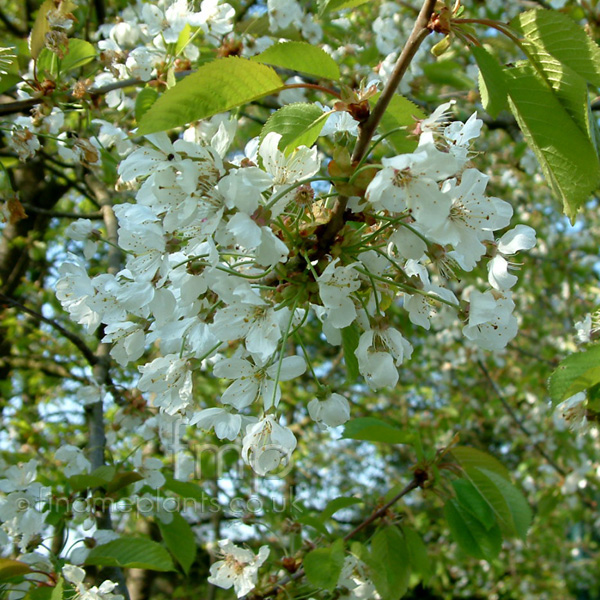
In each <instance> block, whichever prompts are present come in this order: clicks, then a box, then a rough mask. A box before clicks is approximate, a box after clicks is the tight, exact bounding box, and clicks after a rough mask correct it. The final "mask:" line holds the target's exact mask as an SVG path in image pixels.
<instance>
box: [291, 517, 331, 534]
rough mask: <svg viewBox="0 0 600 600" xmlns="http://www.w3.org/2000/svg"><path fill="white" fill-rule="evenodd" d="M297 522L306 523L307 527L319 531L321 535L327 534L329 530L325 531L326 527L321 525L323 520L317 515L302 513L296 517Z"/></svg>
mask: <svg viewBox="0 0 600 600" xmlns="http://www.w3.org/2000/svg"><path fill="white" fill-rule="evenodd" d="M296 520H297V521H298V523H300V524H301V525H307V526H308V527H312V528H313V529H316V530H317V531H318V532H319V533H322V534H323V535H329V531H327V527H325V525H323V522H322V521H321V519H320V518H319V517H313V516H312V515H302V516H300V517H298V518H297V519H296Z"/></svg>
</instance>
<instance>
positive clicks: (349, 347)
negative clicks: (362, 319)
mask: <svg viewBox="0 0 600 600" xmlns="http://www.w3.org/2000/svg"><path fill="white" fill-rule="evenodd" d="M341 333H342V348H343V350H344V362H345V363H346V380H347V381H348V383H354V382H355V381H356V380H357V379H358V374H359V370H358V358H356V354H355V352H356V349H357V348H358V341H359V339H360V332H359V331H358V327H357V326H356V325H355V324H354V323H353V324H352V325H350V326H349V327H344V328H343V329H342V330H341Z"/></svg>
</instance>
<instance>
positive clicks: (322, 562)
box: [302, 538, 344, 591]
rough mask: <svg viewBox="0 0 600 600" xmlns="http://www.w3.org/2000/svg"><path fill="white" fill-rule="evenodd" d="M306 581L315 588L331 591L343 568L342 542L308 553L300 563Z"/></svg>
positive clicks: (338, 540) (338, 541)
mask: <svg viewBox="0 0 600 600" xmlns="http://www.w3.org/2000/svg"><path fill="white" fill-rule="evenodd" d="M302 564H303V565H304V571H305V572H306V577H307V579H308V580H309V581H310V582H311V583H312V584H313V585H314V586H316V587H318V588H322V589H324V590H329V591H332V590H333V589H334V588H335V586H336V585H337V582H338V579H339V578H340V573H341V572H342V567H343V566H344V540H342V539H341V538H340V539H337V540H336V541H335V542H334V543H333V544H332V545H331V546H329V547H327V548H317V549H316V550H313V551H312V552H309V553H308V554H307V555H306V556H305V557H304V561H303V563H302Z"/></svg>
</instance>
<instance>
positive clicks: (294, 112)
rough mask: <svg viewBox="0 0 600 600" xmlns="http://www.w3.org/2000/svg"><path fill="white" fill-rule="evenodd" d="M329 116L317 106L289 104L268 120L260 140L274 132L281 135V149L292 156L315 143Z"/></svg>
mask: <svg viewBox="0 0 600 600" xmlns="http://www.w3.org/2000/svg"><path fill="white" fill-rule="evenodd" d="M328 116H329V114H328V113H324V112H323V111H322V110H321V109H320V108H319V107H318V106H317V105H316V104H304V103H300V102H299V103H297V104H288V105H287V106H283V107H282V108H280V109H279V110H277V111H275V112H274V113H273V114H272V115H271V116H270V117H269V118H268V119H267V122H266V123H265V124H264V126H263V128H262V130H261V132H260V139H261V141H262V140H263V139H264V137H265V136H266V135H267V134H268V133H271V132H272V131H274V132H275V133H279V134H281V140H280V141H279V148H280V149H281V150H283V152H284V154H291V153H292V152H293V151H294V150H295V149H296V148H297V147H298V146H302V145H304V146H309V147H310V146H312V145H313V144H314V143H315V141H316V139H317V138H318V137H319V134H320V133H321V129H323V125H325V121H326V120H327V117H328Z"/></svg>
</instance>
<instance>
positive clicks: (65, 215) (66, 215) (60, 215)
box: [23, 203, 102, 220]
mask: <svg viewBox="0 0 600 600" xmlns="http://www.w3.org/2000/svg"><path fill="white" fill-rule="evenodd" d="M23 208H24V209H25V210H26V211H29V212H32V213H37V214H40V215H47V216H49V217H54V218H57V219H94V220H95V219H102V213H101V212H93V213H72V212H63V211H57V210H47V209H45V208H38V207H37V206H33V204H25V203H23Z"/></svg>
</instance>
